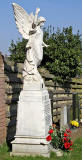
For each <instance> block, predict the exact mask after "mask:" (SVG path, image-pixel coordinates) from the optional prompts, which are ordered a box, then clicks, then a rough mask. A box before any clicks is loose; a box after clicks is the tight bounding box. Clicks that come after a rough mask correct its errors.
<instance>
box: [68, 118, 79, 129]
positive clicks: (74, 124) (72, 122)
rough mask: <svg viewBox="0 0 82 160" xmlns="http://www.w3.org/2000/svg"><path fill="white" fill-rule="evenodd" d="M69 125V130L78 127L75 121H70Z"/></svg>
mask: <svg viewBox="0 0 82 160" xmlns="http://www.w3.org/2000/svg"><path fill="white" fill-rule="evenodd" d="M70 124H71V128H73V129H76V128H78V127H79V123H78V122H77V121H75V120H73V121H70Z"/></svg>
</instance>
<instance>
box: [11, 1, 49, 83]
mask: <svg viewBox="0 0 82 160" xmlns="http://www.w3.org/2000/svg"><path fill="white" fill-rule="evenodd" d="M13 9H14V15H15V21H16V25H17V28H18V30H19V32H20V33H21V35H22V37H23V38H24V39H27V40H28V43H27V45H26V48H27V53H26V59H25V62H24V69H23V77H24V81H42V78H41V76H40V74H39V72H38V70H37V67H38V66H39V65H40V63H41V61H42V58H43V47H47V46H48V45H46V44H45V43H44V42H43V31H42V29H41V26H43V25H44V22H45V21H46V20H45V18H44V17H39V18H38V13H39V12H40V8H36V13H35V15H33V13H31V14H29V15H28V14H27V13H26V11H25V10H24V9H23V8H22V7H20V6H19V5H18V4H16V3H13Z"/></svg>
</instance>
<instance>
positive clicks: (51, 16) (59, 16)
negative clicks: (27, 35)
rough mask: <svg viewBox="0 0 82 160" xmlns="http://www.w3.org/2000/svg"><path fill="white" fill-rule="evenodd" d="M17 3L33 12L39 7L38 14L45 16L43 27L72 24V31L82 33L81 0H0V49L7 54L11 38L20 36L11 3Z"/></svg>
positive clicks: (15, 38)
mask: <svg viewBox="0 0 82 160" xmlns="http://www.w3.org/2000/svg"><path fill="white" fill-rule="evenodd" d="M13 2H15V3H18V4H19V5H21V7H23V8H24V9H25V10H26V11H27V12H28V13H30V12H33V13H35V10H36V7H40V9H41V11H40V13H39V16H43V17H45V18H46V23H45V27H46V26H48V25H52V26H54V27H55V31H56V30H57V27H59V28H60V29H61V30H62V28H63V27H68V26H70V25H71V26H72V27H73V32H74V33H77V31H78V30H79V31H80V33H82V0H1V1H0V51H1V52H2V53H3V54H9V53H8V48H9V46H10V43H11V40H12V39H13V40H14V41H15V42H16V40H17V39H18V38H19V37H21V36H20V34H19V33H18V30H17V28H16V24H15V20H14V16H13V9H12V3H13Z"/></svg>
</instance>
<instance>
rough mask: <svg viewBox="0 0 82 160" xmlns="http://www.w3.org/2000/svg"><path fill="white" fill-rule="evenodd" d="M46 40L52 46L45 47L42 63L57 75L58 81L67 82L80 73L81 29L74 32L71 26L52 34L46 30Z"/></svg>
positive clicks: (81, 52)
mask: <svg viewBox="0 0 82 160" xmlns="http://www.w3.org/2000/svg"><path fill="white" fill-rule="evenodd" d="M44 41H45V43H47V44H49V45H50V47H49V48H44V59H43V62H42V64H43V65H44V66H45V67H46V68H47V69H48V70H49V71H50V72H52V73H53V74H54V75H55V79H56V80H57V81H59V82H62V83H63V82H64V83H65V82H68V81H70V79H71V78H73V77H75V76H76V75H77V74H79V71H80V60H81V56H80V55H81V54H82V51H81V49H82V46H81V39H80V35H79V31H78V32H77V34H73V31H72V27H71V26H70V27H69V28H63V31H62V32H60V30H59V29H58V30H57V32H56V33H53V34H50V35H49V34H48V32H47V31H46V32H45V34H44Z"/></svg>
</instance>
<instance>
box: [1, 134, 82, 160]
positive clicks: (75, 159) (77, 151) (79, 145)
mask: <svg viewBox="0 0 82 160" xmlns="http://www.w3.org/2000/svg"><path fill="white" fill-rule="evenodd" d="M9 154H10V152H9V149H8V147H7V145H3V146H2V147H0V160H82V137H81V138H78V139H76V140H75V142H74V144H73V151H71V152H69V153H64V155H63V156H62V157H57V156H56V154H55V153H54V152H52V153H51V155H50V158H44V157H42V156H36V157H31V156H29V157H10V155H9Z"/></svg>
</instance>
